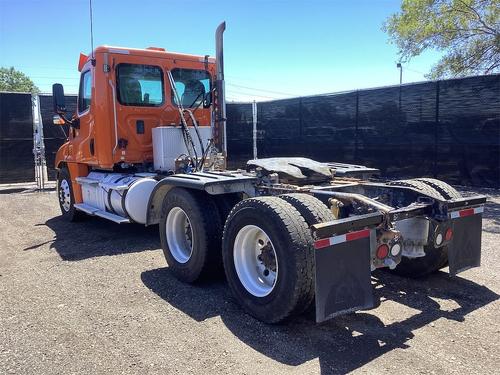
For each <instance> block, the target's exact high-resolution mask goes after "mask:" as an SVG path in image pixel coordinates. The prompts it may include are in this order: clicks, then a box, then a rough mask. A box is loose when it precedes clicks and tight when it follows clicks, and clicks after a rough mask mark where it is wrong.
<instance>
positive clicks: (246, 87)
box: [226, 82, 300, 96]
mask: <svg viewBox="0 0 500 375" xmlns="http://www.w3.org/2000/svg"><path fill="white" fill-rule="evenodd" d="M226 84H227V85H228V86H233V87H239V88H241V89H247V90H253V91H261V92H268V93H270V94H278V95H288V96H300V95H297V94H291V93H288V92H280V91H272V90H265V89H258V88H256V87H249V86H242V85H236V84H234V83H229V82H228V83H226Z"/></svg>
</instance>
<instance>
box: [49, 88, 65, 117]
mask: <svg viewBox="0 0 500 375" xmlns="http://www.w3.org/2000/svg"><path fill="white" fill-rule="evenodd" d="M52 100H53V101H54V112H55V113H66V103H65V102H66V101H65V98H64V88H63V85H61V84H60V83H54V84H53V85H52Z"/></svg>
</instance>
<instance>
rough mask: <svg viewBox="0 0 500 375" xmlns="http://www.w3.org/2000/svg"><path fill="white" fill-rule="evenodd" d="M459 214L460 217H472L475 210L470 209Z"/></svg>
mask: <svg viewBox="0 0 500 375" xmlns="http://www.w3.org/2000/svg"><path fill="white" fill-rule="evenodd" d="M459 214H460V217H465V216H471V215H474V209H473V208H468V209H466V210H462V211H460V212H459Z"/></svg>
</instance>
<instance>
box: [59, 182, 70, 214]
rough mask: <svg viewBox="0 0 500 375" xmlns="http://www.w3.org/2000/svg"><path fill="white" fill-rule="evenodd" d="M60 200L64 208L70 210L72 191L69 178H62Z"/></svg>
mask: <svg viewBox="0 0 500 375" xmlns="http://www.w3.org/2000/svg"><path fill="white" fill-rule="evenodd" d="M59 202H60V203H61V207H62V208H63V210H64V211H66V212H68V211H69V209H70V208H71V191H70V189H69V184H68V181H67V180H62V181H61V183H60V184H59Z"/></svg>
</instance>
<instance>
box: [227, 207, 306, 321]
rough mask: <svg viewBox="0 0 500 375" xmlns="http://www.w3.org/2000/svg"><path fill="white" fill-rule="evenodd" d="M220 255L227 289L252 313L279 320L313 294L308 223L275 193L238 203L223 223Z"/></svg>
mask: <svg viewBox="0 0 500 375" xmlns="http://www.w3.org/2000/svg"><path fill="white" fill-rule="evenodd" d="M222 258H223V261H224V270H225V272H226V276H227V281H228V284H229V287H230V289H231V291H232V293H233V295H234V297H235V298H236V300H237V301H238V302H239V303H240V304H241V305H242V306H243V308H244V309H245V310H246V311H247V312H248V313H249V314H250V315H252V316H254V317H256V318H257V319H259V320H261V321H263V322H266V323H278V322H280V321H283V320H284V319H286V318H288V317H290V316H293V315H296V314H299V313H300V312H302V311H304V310H305V309H306V308H307V307H308V306H309V305H310V304H311V302H312V300H313V297H314V280H313V277H314V270H313V267H314V254H313V248H312V238H311V235H310V233H309V230H308V226H307V224H306V222H305V221H304V219H303V218H302V216H301V215H300V214H299V212H298V211H297V210H296V209H295V208H294V207H293V206H292V205H291V204H289V203H287V202H285V201H284V200H282V199H280V198H278V197H260V198H251V199H246V200H243V201H241V202H240V203H238V204H237V205H236V206H235V207H234V208H233V210H232V211H231V213H230V214H229V217H228V219H227V221H226V225H225V227H224V235H223V244H222Z"/></svg>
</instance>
